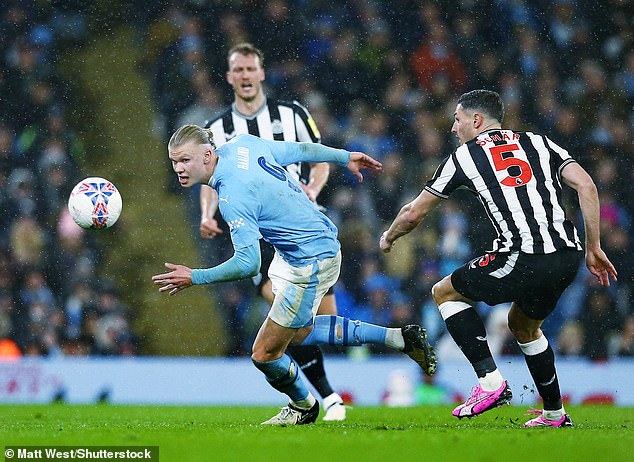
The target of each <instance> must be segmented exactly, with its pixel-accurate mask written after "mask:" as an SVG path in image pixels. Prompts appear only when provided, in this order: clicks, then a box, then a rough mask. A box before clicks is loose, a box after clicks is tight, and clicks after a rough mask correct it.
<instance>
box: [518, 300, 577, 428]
mask: <svg viewBox="0 0 634 462" xmlns="http://www.w3.org/2000/svg"><path fill="white" fill-rule="evenodd" d="M520 306H521V304H520V303H517V302H515V303H513V304H512V305H511V310H510V311H509V329H510V330H511V332H512V333H513V335H514V336H515V339H516V340H517V343H518V345H519V347H520V349H521V350H522V353H523V354H524V359H525V360H526V365H527V366H528V370H529V371H530V373H531V377H532V378H533V382H534V383H535V386H536V387H537V391H538V393H539V396H541V398H542V400H543V403H544V410H543V411H539V410H536V409H533V410H531V412H532V413H534V414H536V417H534V418H532V419H531V420H529V421H528V422H526V423H525V424H524V426H526V427H547V426H550V427H572V426H573V423H572V420H571V419H570V417H569V416H568V414H566V411H565V409H564V405H563V402H562V400H561V391H560V388H559V380H558V379H557V370H556V369H555V353H554V352H553V349H552V347H551V346H550V343H548V339H547V338H546V336H545V335H544V333H543V332H542V330H541V325H542V322H543V321H542V320H537V319H532V318H530V317H529V316H527V315H526V314H525V313H524V311H523V310H522V309H521V308H520Z"/></svg>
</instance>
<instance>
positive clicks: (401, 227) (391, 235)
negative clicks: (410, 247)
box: [379, 190, 441, 253]
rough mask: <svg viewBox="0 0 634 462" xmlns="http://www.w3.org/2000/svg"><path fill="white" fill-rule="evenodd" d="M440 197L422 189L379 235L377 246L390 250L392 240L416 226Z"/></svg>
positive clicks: (392, 243) (436, 203) (384, 250)
mask: <svg viewBox="0 0 634 462" xmlns="http://www.w3.org/2000/svg"><path fill="white" fill-rule="evenodd" d="M440 200H441V199H440V198H439V197H438V196H435V195H433V194H431V193H430V192H428V191H425V190H423V191H422V192H421V193H420V194H419V195H418V197H417V198H416V199H414V200H413V201H412V202H410V203H408V204H405V205H404V206H403V207H402V208H401V210H400V211H399V212H398V215H396V218H395V219H394V221H393V222H392V224H391V225H390V227H389V228H388V230H387V231H385V232H384V233H383V235H382V236H381V240H380V242H379V247H380V248H381V250H383V252H386V253H387V252H389V251H390V250H392V246H393V245H394V242H395V241H396V240H397V239H398V238H400V237H402V236H405V235H406V234H409V233H410V232H412V230H414V228H416V227H417V226H418V225H419V224H420V222H421V221H423V219H424V218H425V217H426V216H427V214H428V213H429V212H430V211H432V210H433V209H434V208H435V207H436V205H438V203H439V202H440Z"/></svg>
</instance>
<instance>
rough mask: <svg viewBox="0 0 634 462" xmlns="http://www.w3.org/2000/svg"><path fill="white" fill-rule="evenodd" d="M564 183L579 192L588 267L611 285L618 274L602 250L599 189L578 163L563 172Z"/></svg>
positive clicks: (602, 281)
mask: <svg viewBox="0 0 634 462" xmlns="http://www.w3.org/2000/svg"><path fill="white" fill-rule="evenodd" d="M561 177H562V178H563V180H564V182H565V183H566V184H567V185H568V186H570V187H571V188H573V189H574V190H575V191H577V195H578V196H579V208H580V209H581V215H582V216H583V225H584V230H585V235H586V266H587V267H588V269H589V270H590V272H591V273H592V274H594V275H595V276H596V278H597V280H598V281H599V284H601V285H602V286H609V285H610V277H611V278H612V279H613V280H614V281H616V280H617V272H616V269H615V268H614V265H613V264H612V262H611V261H610V260H609V259H608V257H607V256H606V255H605V252H603V250H602V249H601V240H600V236H599V226H600V206H599V194H598V193H597V187H596V185H595V184H594V181H592V178H591V177H590V175H588V173H587V172H586V171H585V170H584V169H583V167H581V166H580V165H579V164H577V163H576V162H573V163H570V164H568V165H566V166H564V168H563V169H562V171H561Z"/></svg>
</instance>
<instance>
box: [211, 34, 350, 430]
mask: <svg viewBox="0 0 634 462" xmlns="http://www.w3.org/2000/svg"><path fill="white" fill-rule="evenodd" d="M227 61H228V71H227V82H229V85H231V87H232V88H233V92H234V102H233V104H232V105H231V106H230V107H229V108H228V109H227V110H226V111H225V112H224V113H223V114H221V115H220V116H218V117H217V118H216V119H213V120H211V121H209V122H207V123H206V125H205V126H206V127H208V128H210V129H211V131H212V132H213V134H214V141H215V142H216V145H217V147H221V146H222V145H223V144H225V143H226V142H227V141H230V140H231V139H233V138H234V137H235V136H236V135H239V134H243V133H248V134H251V135H254V136H258V137H260V138H263V139H267V140H277V141H306V142H312V143H319V142H320V141H321V136H320V134H319V131H318V130H317V126H316V125H315V122H314V121H313V119H312V118H311V116H310V114H309V113H308V111H307V110H306V109H305V108H304V107H303V106H301V105H300V104H299V103H298V102H297V101H278V100H272V99H267V97H266V95H265V94H264V89H263V84H262V82H263V81H264V78H265V72H264V56H263V54H262V52H261V51H260V50H259V49H257V48H255V47H254V46H253V45H251V44H249V43H242V44H239V45H236V46H235V47H233V48H232V49H231V50H229V53H228V54H227ZM286 170H287V171H288V172H289V173H290V174H291V175H292V176H293V178H295V179H296V180H297V181H298V182H299V185H300V187H301V188H302V189H303V190H304V192H305V193H306V195H307V196H308V198H309V199H310V200H311V201H312V202H315V203H316V201H317V196H319V193H320V192H321V190H322V188H323V187H324V185H325V184H326V181H327V180H328V175H329V170H330V166H329V164H328V163H308V162H298V163H295V164H291V165H288V166H286ZM217 208H218V195H217V194H216V193H215V191H214V190H213V188H210V187H208V186H206V185H203V186H201V188H200V210H201V220H200V235H201V237H203V238H205V239H212V238H214V237H216V236H217V235H218V234H220V233H222V229H221V228H220V226H219V225H218V222H217V221H216V219H215V218H214V217H215V214H216V210H217ZM261 252H262V269H261V270H260V273H259V274H258V275H257V276H256V277H255V278H254V284H255V285H256V287H257V290H258V293H259V294H260V295H261V296H262V297H263V298H264V299H265V300H266V301H267V302H268V303H269V305H270V304H271V303H273V299H274V294H273V291H272V284H271V281H270V279H269V277H268V268H269V265H270V264H271V261H272V260H273V255H274V250H273V248H272V247H271V246H270V245H269V244H267V243H266V242H262V248H261ZM319 314H331V315H336V314H337V302H336V299H335V295H334V292H333V290H332V288H330V289H329V291H328V293H327V294H326V295H325V296H324V298H323V299H322V303H321V306H320V307H319ZM289 353H290V355H291V356H292V357H293V359H295V361H297V363H298V364H299V367H300V368H301V369H302V371H303V372H304V374H305V375H306V378H307V379H308V381H309V382H310V383H311V384H312V385H313V386H314V387H315V389H316V390H317V392H318V393H319V395H320V396H321V397H322V399H323V407H324V409H325V410H326V414H325V416H324V420H326V421H342V420H345V418H346V408H345V406H344V404H343V400H342V399H341V396H339V394H337V393H335V391H334V390H333V388H332V386H331V385H330V382H329V381H328V378H327V376H326V372H325V370H324V357H323V353H322V351H321V349H320V348H319V347H318V346H315V345H312V346H291V347H290V349H289Z"/></svg>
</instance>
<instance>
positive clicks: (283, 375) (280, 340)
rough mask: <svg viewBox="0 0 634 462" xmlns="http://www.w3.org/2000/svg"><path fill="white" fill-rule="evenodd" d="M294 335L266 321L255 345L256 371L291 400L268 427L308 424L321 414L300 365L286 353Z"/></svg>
mask: <svg viewBox="0 0 634 462" xmlns="http://www.w3.org/2000/svg"><path fill="white" fill-rule="evenodd" d="M295 333H296V329H293V328H289V327H283V326H281V325H279V324H277V323H276V322H274V321H273V320H271V319H270V318H268V317H267V318H266V320H265V321H264V323H263V324H262V327H261V328H260V330H259V332H258V335H257V336H256V339H255V342H254V344H253V354H252V356H251V358H252V360H253V364H254V365H255V367H257V368H258V369H260V370H261V371H262V372H263V373H264V375H265V377H266V380H267V381H268V382H269V383H270V384H271V386H272V387H273V388H275V389H276V390H278V391H280V392H282V393H284V394H286V395H287V396H288V397H289V399H290V402H289V404H288V406H285V407H284V408H282V411H281V412H280V413H279V414H277V415H275V416H274V417H272V418H271V419H269V420H267V421H265V422H262V423H263V424H265V425H279V426H287V425H303V424H309V423H313V422H314V421H315V420H316V419H317V416H318V414H319V403H317V400H316V399H315V397H314V396H313V395H312V394H311V393H310V392H309V391H308V389H307V388H306V386H305V384H304V382H303V381H302V378H301V376H300V374H299V368H298V366H297V364H296V363H295V361H293V359H292V358H291V357H290V356H288V355H287V354H285V353H284V350H285V349H286V347H287V346H288V343H289V342H290V340H291V339H292V338H293V336H294V335H295Z"/></svg>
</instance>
